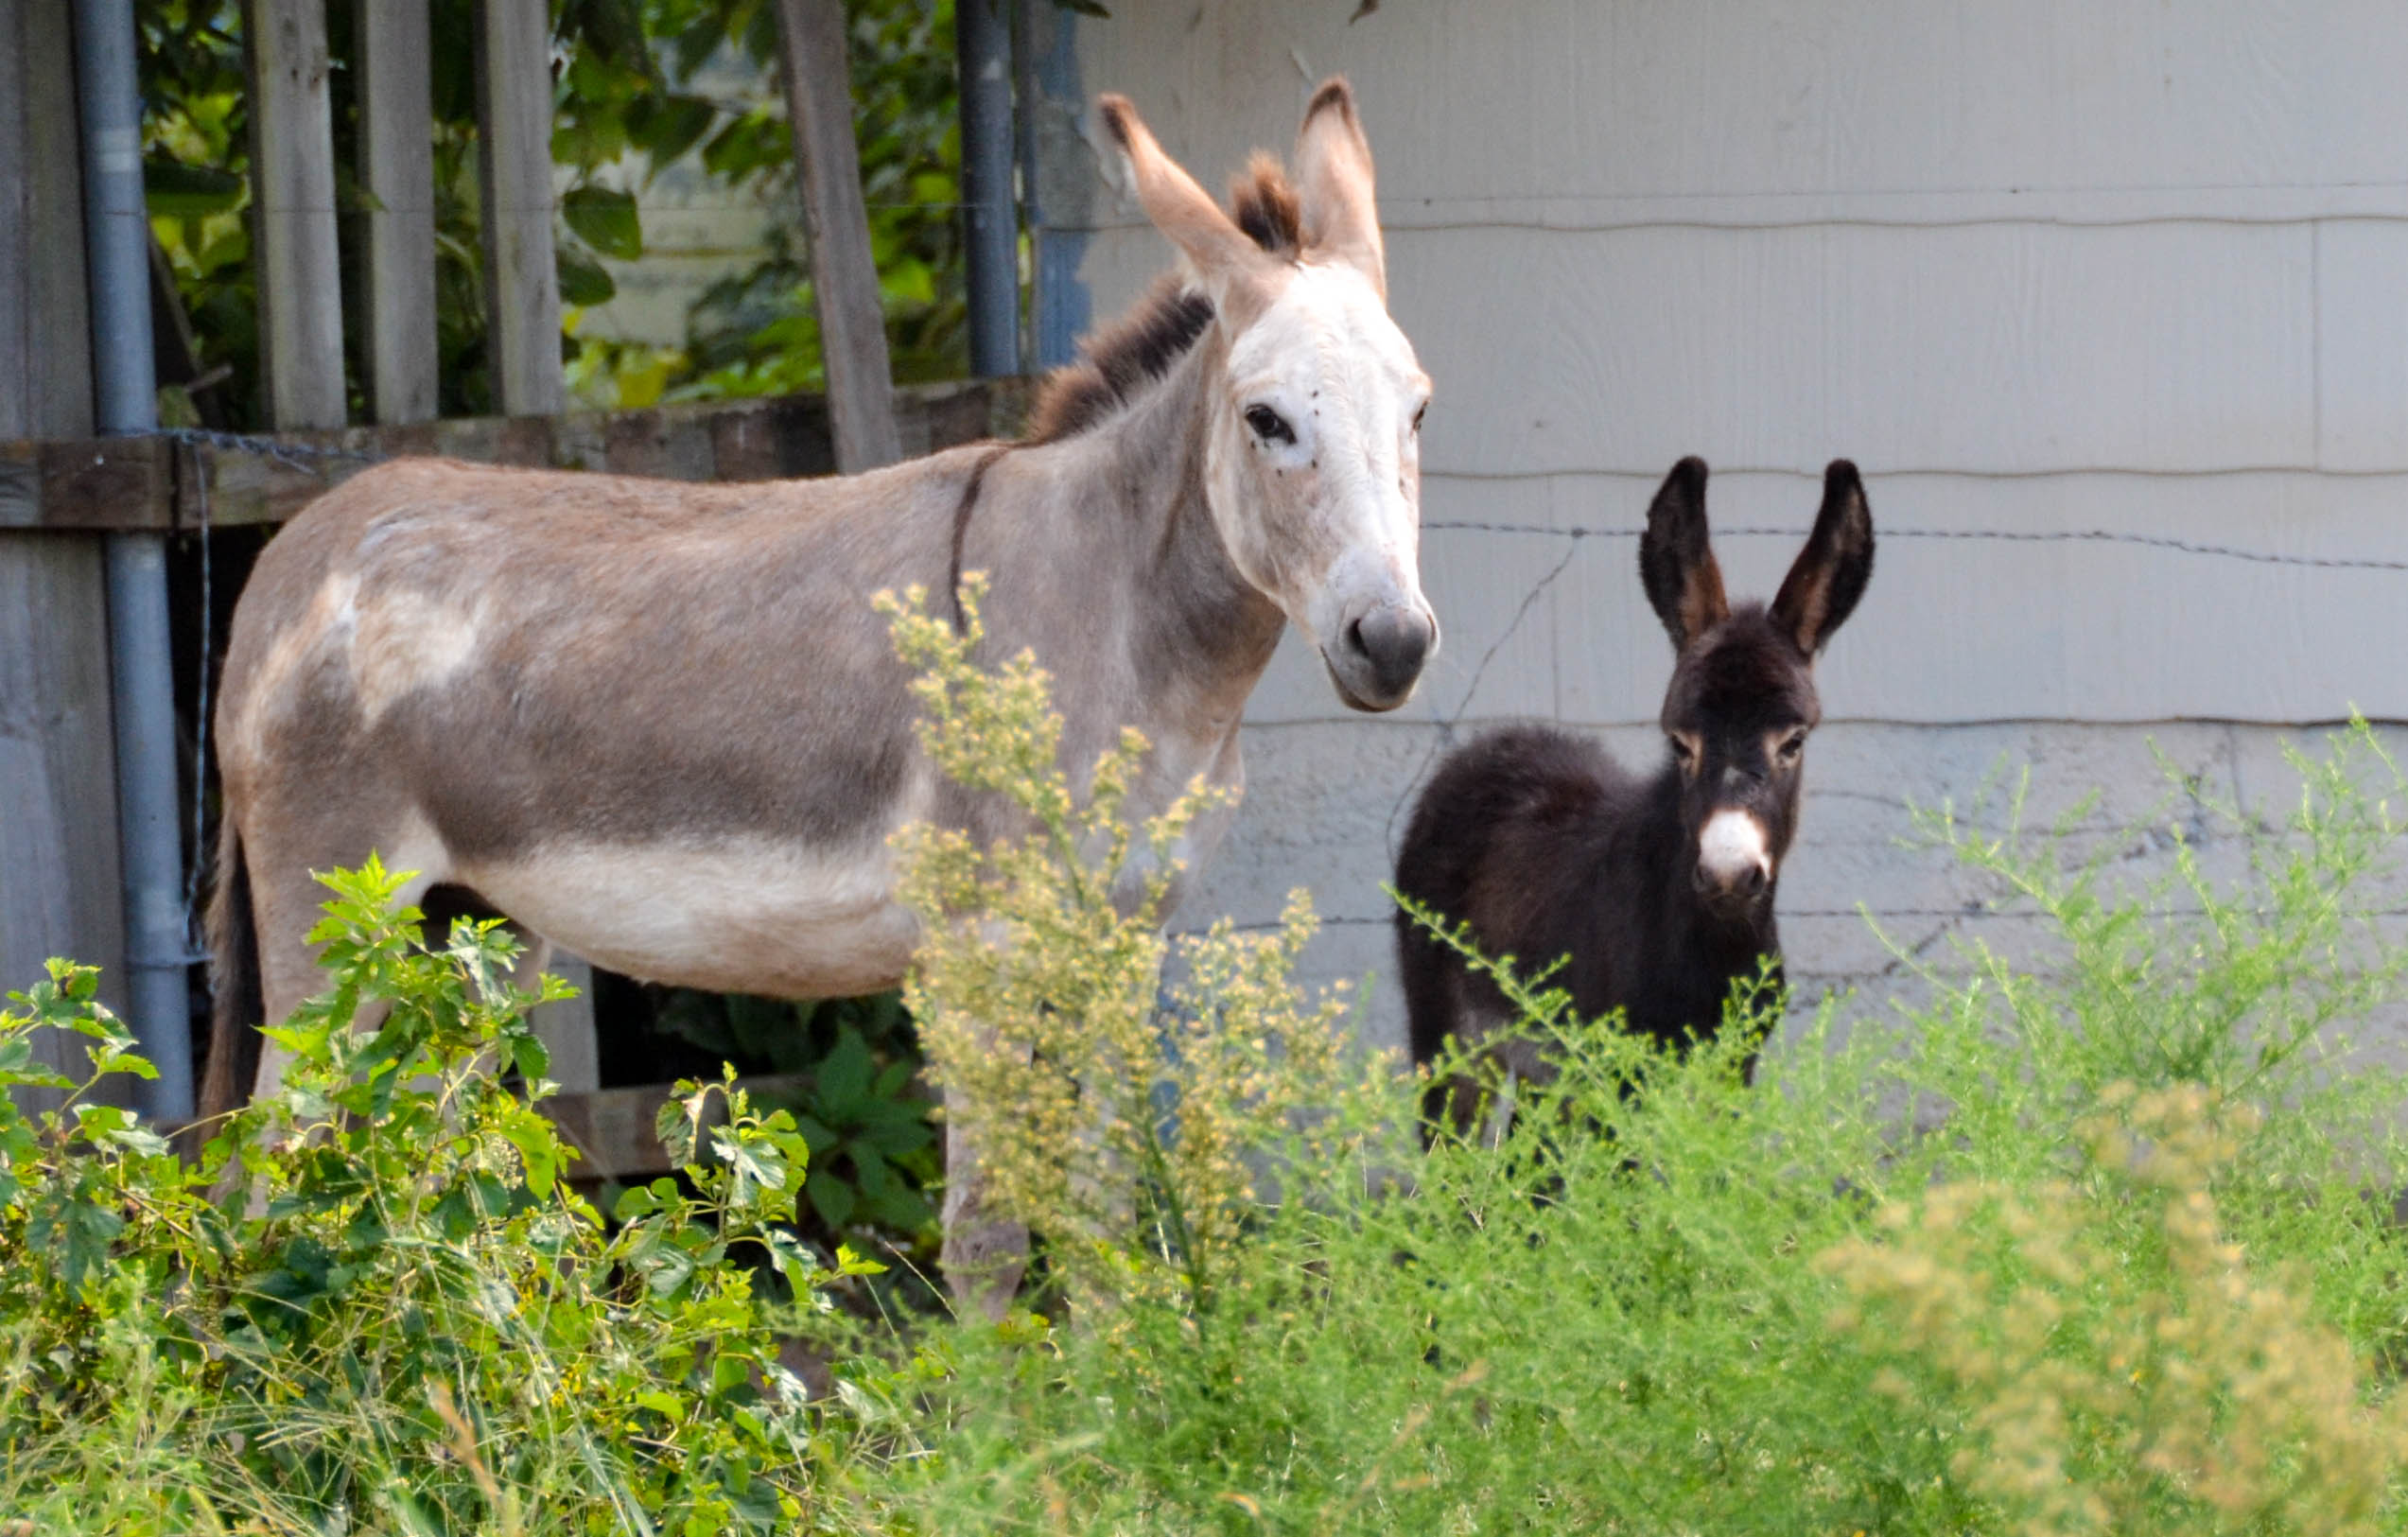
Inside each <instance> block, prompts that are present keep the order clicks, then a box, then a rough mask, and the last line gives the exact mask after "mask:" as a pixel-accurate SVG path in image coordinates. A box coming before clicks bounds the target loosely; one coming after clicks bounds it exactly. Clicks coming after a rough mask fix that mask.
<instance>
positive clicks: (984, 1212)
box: [937, 1087, 1028, 1321]
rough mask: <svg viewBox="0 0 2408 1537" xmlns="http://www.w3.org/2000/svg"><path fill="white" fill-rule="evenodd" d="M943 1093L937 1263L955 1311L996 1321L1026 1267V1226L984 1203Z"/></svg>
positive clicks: (973, 1157)
mask: <svg viewBox="0 0 2408 1537" xmlns="http://www.w3.org/2000/svg"><path fill="white" fill-rule="evenodd" d="M944 1094H945V1203H944V1221H945V1240H944V1245H943V1247H942V1248H941V1249H938V1251H937V1264H938V1265H939V1266H942V1267H943V1269H944V1271H945V1287H946V1289H947V1290H948V1291H950V1292H951V1293H952V1294H953V1307H954V1310H955V1311H956V1312H961V1313H967V1312H968V1310H969V1309H971V1308H973V1307H975V1308H976V1309H978V1311H980V1312H981V1313H984V1314H985V1315H986V1317H987V1318H988V1319H990V1320H994V1321H1001V1320H1002V1319H1003V1315H1004V1314H1006V1313H1008V1312H1010V1311H1011V1306H1012V1300H1013V1298H1015V1297H1016V1296H1018V1295H1019V1293H1020V1285H1021V1274H1022V1272H1024V1271H1025V1270H1026V1269H1027V1268H1028V1229H1027V1228H1026V1227H1025V1226H1023V1225H1021V1223H1018V1222H1014V1221H1011V1220H1009V1219H1008V1218H1004V1217H999V1216H997V1215H995V1214H993V1213H992V1212H991V1211H990V1210H989V1209H988V1207H987V1203H986V1169H985V1167H984V1165H983V1164H982V1162H981V1160H980V1158H979V1153H978V1149H977V1146H976V1145H975V1144H974V1143H973V1142H972V1140H971V1138H970V1134H969V1129H968V1127H965V1126H963V1125H962V1116H961V1108H960V1106H959V1105H958V1104H957V1103H956V1095H955V1093H954V1091H953V1090H952V1089H951V1087H948V1088H947V1089H946V1090H945V1091H944Z"/></svg>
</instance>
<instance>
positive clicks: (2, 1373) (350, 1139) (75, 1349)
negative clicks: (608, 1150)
mask: <svg viewBox="0 0 2408 1537" xmlns="http://www.w3.org/2000/svg"><path fill="white" fill-rule="evenodd" d="M328 883H329V884H330V885H331V886H332V888H333V890H334V892H335V899H334V900H332V901H330V902H329V903H328V904H327V913H328V917H326V919H325V920H324V921H323V923H322V924H321V925H320V927H319V928H318V930H317V931H316V933H315V934H314V936H313V937H315V938H317V939H320V940H323V941H324V942H325V957H324V958H325V964H326V965H327V967H328V969H329V970H330V971H331V973H332V981H333V984H334V987H333V990H332V991H331V992H330V993H328V994H327V995H326V996H324V997H323V998H320V999H318V1000H315V1001H313V1002H312V1003H310V1004H307V1005H305V1007H304V1008H302V1009H301V1010H299V1011H297V1012H296V1013H295V1014H294V1016H293V1017H292V1018H291V1020H289V1021H288V1022H287V1023H286V1024H285V1025H284V1026H282V1027H280V1028H279V1029H278V1030H276V1031H275V1032H274V1034H275V1035H276V1038H277V1039H279V1040H280V1041H282V1042H283V1043H284V1044H286V1045H288V1046H289V1047H290V1048H292V1049H293V1051H294V1052H295V1054H296V1057H295V1061H294V1064H293V1067H292V1069H291V1071H290V1073H289V1074H288V1077H287V1081H286V1086H285V1088H284V1090H283V1091H282V1092H280V1093H279V1094H277V1095H276V1096H274V1097H273V1098H271V1099H270V1100H267V1101H265V1102H262V1103H260V1104H257V1105H254V1106H253V1107H252V1108H250V1109H246V1110H244V1111H243V1112H241V1113H240V1114H238V1115H236V1116H235V1117H233V1118H231V1119H230V1120H228V1121H227V1122H225V1123H223V1124H222V1125H220V1126H218V1127H216V1128H214V1131H215V1134H214V1136H213V1137H212V1138H211V1140H210V1141H209V1143H208V1145H207V1148H206V1151H205V1152H204V1153H203V1155H202V1156H201V1158H200V1159H199V1160H198V1161H195V1162H189V1163H188V1162H186V1161H183V1160H182V1159H180V1158H179V1157H177V1156H176V1154H175V1152H174V1151H173V1150H172V1149H171V1148H170V1147H169V1146H168V1144H166V1142H165V1141H164V1140H162V1139H161V1138H160V1137H159V1136H158V1135H157V1134H156V1133H155V1132H154V1131H152V1130H150V1129H148V1128H145V1127H140V1126H138V1125H136V1124H135V1123H134V1122H133V1121H132V1119H131V1117H130V1116H129V1115H128V1114H127V1113H126V1112H125V1111H122V1110H119V1109H113V1108H110V1107H107V1106H103V1105H99V1104H96V1103H94V1102H93V1101H92V1100H91V1098H90V1097H89V1096H90V1092H91V1091H92V1089H93V1088H94V1086H95V1085H96V1084H97V1083H99V1082H100V1081H101V1080H102V1079H104V1078H105V1077H106V1076H108V1075H109V1074H114V1073H124V1072H131V1073H137V1074H148V1072H149V1068H148V1064H146V1063H144V1062H142V1061H141V1060H140V1058H138V1057H134V1056H133V1055H132V1053H131V1045H132V1042H131V1038H129V1037H128V1036H127V1034H126V1033H125V1031H124V1030H123V1028H122V1027H121V1026H120V1025H119V1024H118V1022H116V1021H115V1020H114V1019H113V1017H112V1016H111V1015H110V1013H109V1012H108V1010H107V1009H106V1008H104V1007H102V1006H101V1005H100V1004H98V1003H97V1002H96V998H95V976H94V973H93V971H92V970H91V969H89V968H83V967H76V966H70V965H67V964H66V963H63V962H54V963H52V966H51V979H50V980H49V981H48V982H46V983H44V984H41V985H39V986H37V987H34V988H32V989H31V990H29V991H28V992H26V993H23V994H17V995H13V1001H14V1002H15V1003H16V1004H17V1005H18V1007H17V1008H16V1009H14V1010H13V1011H10V1012H8V1013H6V1014H0V1084H5V1085H10V1086H14V1085H45V1086H48V1087H52V1088H56V1089H63V1090H66V1091H68V1092H69V1094H68V1098H67V1102H66V1105H65V1106H64V1108H63V1109H60V1110H58V1111H54V1112H50V1113H46V1114H44V1115H43V1116H41V1117H40V1118H39V1119H28V1118H26V1116H24V1115H23V1114H20V1113H19V1112H18V1111H17V1110H16V1109H14V1108H13V1107H12V1106H10V1105H9V1102H8V1101H7V1100H5V1099H0V1339H5V1340H6V1345H5V1348H4V1351H0V1448H5V1458H4V1459H0V1519H11V1518H13V1519H19V1520H24V1521H29V1522H31V1523H32V1529H37V1530H42V1531H70V1530H94V1531H98V1530H110V1531H138V1532H139V1531H158V1532H169V1531H173V1532H187V1531H209V1530H244V1531H266V1532H311V1533H316V1532H323V1531H347V1530H359V1531H392V1532H450V1531H471V1530H493V1531H504V1532H522V1531H523V1532H539V1531H562V1532H567V1531H596V1530H610V1531H621V1530H636V1531H645V1530H672V1531H687V1532H704V1531H710V1532H718V1531H728V1530H769V1529H779V1530H783V1529H789V1528H793V1527H794V1526H795V1525H797V1524H799V1523H802V1522H804V1521H806V1520H808V1519H810V1518H811V1517H812V1516H813V1515H814V1514H815V1513H817V1511H818V1509H819V1504H820V1496H819V1494H818V1493H816V1492H815V1491H816V1487H817V1485H818V1483H819V1479H818V1474H819V1472H820V1470H821V1469H822V1467H823V1465H824V1464H825V1463H826V1462H827V1460H828V1454H829V1443H828V1442H827V1441H826V1440H825V1439H824V1437H822V1436H821V1435H820V1434H819V1433H818V1432H817V1431H816V1430H815V1429H814V1427H813V1419H812V1414H811V1410H809V1409H808V1408H807V1407H806V1405H805V1397H806V1395H805V1393H804V1390H803V1388H802V1385H801V1384H800V1383H799V1382H798V1381H797V1380H796V1379H795V1378H794V1375H793V1374H792V1373H791V1372H789V1371H787V1370H786V1369H785V1368H784V1367H783V1366H781V1365H780V1364H779V1361H778V1354H777V1342H778V1335H777V1333H776V1331H777V1330H778V1329H779V1328H781V1327H786V1326H790V1324H791V1320H792V1319H794V1317H795V1316H796V1315H797V1312H798V1310H808V1309H809V1308H810V1307H811V1305H812V1304H813V1303H814V1302H815V1301H818V1300H819V1299H820V1295H821V1294H820V1288H821V1287H822V1286H823V1285H824V1284H826V1283H827V1282H828V1281H829V1279H830V1272H829V1271H828V1270H826V1269H824V1268H823V1267H822V1266H820V1265H819V1264H818V1263H817V1262H816V1261H815V1260H814V1259H813V1258H812V1257H811V1255H810V1254H809V1253H808V1252H806V1251H804V1250H803V1249H801V1247H800V1246H799V1245H798V1244H797V1243H796V1242H795V1241H794V1238H793V1236H792V1235H791V1233H790V1232H789V1231H787V1230H786V1229H785V1228H784V1227H782V1226H780V1224H781V1223H782V1222H783V1221H784V1220H785V1219H786V1218H787V1217H789V1216H790V1215H791V1214H792V1213H793V1210H794V1193H795V1190H796V1188H797V1187H798V1186H799V1185H800V1184H801V1182H802V1180H803V1179H804V1177H805V1170H806V1160H807V1151H806V1147H805V1144H804V1141H803V1138H802V1136H801V1135H800V1134H799V1133H798V1132H797V1131H796V1129H795V1127H794V1122H793V1120H792V1118H791V1117H789V1116H787V1115H786V1114H784V1113H783V1112H778V1113H775V1114H771V1115H767V1116H763V1115H760V1114H759V1113H756V1112H755V1111H754V1110H753V1109H752V1108H751V1107H750V1106H749V1105H748V1104H747V1103H746V1101H745V1097H744V1095H743V1094H742V1092H741V1091H739V1090H736V1089H734V1088H733V1087H731V1086H729V1085H726V1084H696V1083H687V1084H681V1085H680V1086H679V1090H678V1092H679V1095H680V1097H679V1099H678V1100H677V1102H676V1103H674V1104H673V1105H672V1106H671V1107H670V1108H669V1109H666V1110H664V1112H663V1115H662V1125H661V1132H662V1135H663V1138H664V1140H665V1142H666V1143H667V1144H668V1145H669V1147H670V1149H671V1151H672V1155H673V1156H674V1157H675V1159H676V1161H678V1162H679V1163H681V1164H683V1165H684V1166H685V1172H686V1182H685V1183H683V1184H681V1183H680V1182H678V1181H676V1180H672V1179H660V1180H657V1181H655V1182H654V1183H653V1184H652V1185H651V1186H649V1187H645V1188H639V1189H635V1190H631V1191H629V1192H627V1193H626V1195H625V1196H623V1197H622V1198H621V1200H620V1201H619V1218H620V1219H621V1220H620V1222H619V1224H618V1225H617V1226H616V1228H613V1227H611V1226H609V1225H607V1224H605V1223H604V1222H603V1220H602V1216H601V1214H599V1213H597V1212H595V1211H594V1210H593V1209H592V1208H591V1207H590V1206H589V1205H588V1204H587V1203H586V1202H585V1201H584V1200H583V1199H582V1198H580V1197H579V1196H577V1195H576V1194H575V1192H574V1191H573V1190H572V1189H571V1187H570V1185H569V1184H568V1183H567V1177H568V1176H569V1175H570V1174H572V1173H573V1165H572V1163H571V1159H572V1158H573V1154H572V1153H571V1152H570V1151H569V1150H568V1149H567V1148H566V1147H564V1146H563V1144H561V1142H560V1141H559V1139H558V1137H557V1136H556V1135H555V1134H554V1131H553V1128H552V1125H551V1123H550V1121H549V1120H548V1119H546V1118H545V1116H544V1115H543V1114H542V1113H541V1112H540V1110H538V1109H536V1108H535V1106H536V1105H537V1104H538V1103H539V1102H540V1099H541V1097H542V1095H543V1094H544V1093H545V1092H548V1091H549V1087H550V1086H549V1085H547V1084H545V1083H543V1081H542V1077H543V1072H544V1068H545V1061H544V1055H543V1048H542V1046H541V1045H540V1043H538V1042H537V1040H536V1039H535V1038H534V1036H533V1035H532V1033H531V1031H530V1030H529V1029H528V1027H527V1024H526V1020H525V1012H526V1009H527V1008H528V1007H529V1006H530V1005H531V1004H533V1003H535V1002H536V1001H537V1000H538V996H539V995H537V994H533V993H529V992H524V991H519V990H515V989H514V988H513V987H511V985H510V982H509V980H508V979H509V977H510V974H511V972H510V968H511V962H512V960H513V955H514V945H513V943H512V941H511V940H510V939H509V938H508V936H507V934H506V932H505V931H502V930H499V929H497V928H496V927H494V926H492V925H484V926H477V925H471V924H467V923H465V922H463V923H462V924H460V925H458V926H456V927H455V928H454V930H453V932H452V934H450V935H449V937H448V939H447V941H446V942H445V943H444V944H442V945H441V946H440V947H436V948H429V947H428V946H426V945H425V944H423V943H422V936H421V934H420V931H419V923H418V919H419V915H418V913H417V912H416V911H415V910H414V909H410V908H402V909H399V910H397V911H396V910H393V907H392V899H393V894H394V892H395V890H396V888H397V887H398V885H399V879H398V878H397V877H394V876H391V875H388V874H387V873H385V871H384V870H383V869H382V868H381V867H379V866H378V865H375V863H374V862H373V861H372V862H371V863H370V865H368V866H367V867H365V868H363V869H361V870H360V871H358V872H356V873H352V874H343V875H338V876H335V877H333V878H331V880H330V881H329V882H328ZM560 991H561V988H560V985H559V984H558V983H557V982H556V981H554V980H551V979H546V982H545V984H544V991H543V993H542V994H541V995H540V996H541V997H544V998H549V997H552V996H556V995H558V993H559V992H560ZM363 1007H364V1008H369V1009H372V1010H377V1009H381V1010H382V1011H383V1018H382V1022H381V1024H380V1025H378V1026H377V1027H376V1028H375V1029H373V1030H368V1031H359V1032H355V1031H354V1030H352V1029H351V1028H350V1027H349V1022H350V1021H351V1020H352V1018H353V1016H354V1014H355V1011H357V1010H359V1009H361V1008H363ZM43 1031H64V1032H70V1033H73V1034H76V1035H79V1036H81V1037H84V1038H88V1042H89V1044H88V1047H87V1056H88V1057H89V1059H90V1064H91V1066H90V1072H89V1074H87V1075H86V1077H85V1078H84V1079H83V1081H81V1082H80V1083H72V1082H69V1081H68V1080H66V1079H64V1078H62V1077H61V1076H60V1075H58V1074H53V1073H49V1072H47V1071H45V1070H44V1069H41V1068H39V1067H37V1066H35V1065H34V1053H33V1050H32V1039H33V1037H34V1036H35V1034H36V1033H37V1032H43ZM497 1061H499V1062H501V1063H504V1064H507V1065H510V1066H512V1067H515V1070H516V1071H517V1073H518V1074H520V1076H521V1077H522V1079H523V1081H524V1084H525V1088H524V1089H523V1091H522V1090H519V1089H514V1088H512V1087H509V1086H507V1085H506V1084H505V1083H503V1082H502V1081H501V1079H500V1078H499V1077H498V1076H497V1074H495V1073H494V1072H493V1071H492V1069H493V1067H494V1064H495V1063H496V1062H497ZM863 1268H864V1266H861V1265H860V1264H859V1263H858V1262H855V1261H853V1260H852V1259H851V1257H850V1256H849V1255H842V1256H840V1260H839V1264H838V1266H837V1272H836V1273H839V1274H846V1273H857V1272H858V1271H860V1270H861V1269H863ZM780 1291H785V1292H788V1293H790V1294H791V1298H790V1300H780V1299H779V1297H778V1296H777V1295H776V1294H777V1293H779V1292H780Z"/></svg>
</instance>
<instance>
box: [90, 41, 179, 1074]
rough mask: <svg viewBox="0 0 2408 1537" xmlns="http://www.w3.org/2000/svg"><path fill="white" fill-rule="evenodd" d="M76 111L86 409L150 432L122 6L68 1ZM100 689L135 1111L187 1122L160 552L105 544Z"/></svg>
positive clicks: (129, 48)
mask: <svg viewBox="0 0 2408 1537" xmlns="http://www.w3.org/2000/svg"><path fill="white" fill-rule="evenodd" d="M75 28H76V105H77V109H78V112H79V116H80V118H81V123H82V130H83V132H82V141H83V208H84V240H85V253H86V261H87V262H88V264H89V271H90V272H91V288H92V374H93V397H94V405H95V406H96V408H97V412H96V414H97V420H98V425H99V429H100V430H101V431H102V432H103V433H119V432H148V431H151V430H153V429H154V428H157V426H158V425H159V424H158V384H157V380H156V379H155V378H154V377H153V376H152V373H151V361H150V288H149V282H150V274H149V254H150V253H149V224H148V215H147V214H146V212H145V210H144V207H143V201H142V98H141V96H140V93H139V87H138V84H137V82H136V80H135V79H134V30H133V5H132V0H76V9H75ZM108 570H109V579H108V585H109V679H110V689H111V702H112V711H113V719H114V723H115V725H116V739H117V755H116V756H117V830H118V843H119V847H120V850H121V852H120V858H121V859H122V861H123V865H124V880H125V903H126V969H127V971H128V973H129V975H128V983H129V988H128V991H129V996H130V997H131V1015H132V1018H131V1024H132V1026H133V1031H134V1034H135V1036H136V1037H138V1038H139V1039H140V1040H141V1042H142V1052H143V1055H144V1056H146V1057H149V1058H150V1060H151V1061H152V1062H153V1063H154V1064H156V1065H157V1067H158V1069H159V1076H158V1077H157V1078H155V1079H152V1080H151V1081H149V1082H148V1083H145V1084H142V1085H141V1086H140V1087H139V1088H138V1089H137V1091H136V1095H135V1098H136V1104H137V1106H138V1108H139V1109H142V1110H143V1111H144V1112H145V1113H147V1114H148V1115H150V1116H152V1117H153V1118H155V1119H159V1120H183V1119H184V1118H186V1117H188V1116H190V1115H191V1114H192V1009H191V1001H190V997H189V994H188V993H187V990H186V968H187V966H189V964H190V961H189V958H188V956H187V954H186V952H185V948H184V947H185V938H186V936H185V934H184V913H183V847H182V846H181V845H180V843H179V842H178V834H177V829H176V799H177V796H176V695H175V675H174V672H172V670H171V668H170V666H169V662H168V656H169V652H168V646H169V638H168V622H167V540H166V535H165V534H162V533H113V534H111V535H109V546H108Z"/></svg>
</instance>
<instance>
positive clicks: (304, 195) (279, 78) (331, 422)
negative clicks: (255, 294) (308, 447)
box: [243, 0, 343, 428]
mask: <svg viewBox="0 0 2408 1537" xmlns="http://www.w3.org/2000/svg"><path fill="white" fill-rule="evenodd" d="M243 37H244V41H245V49H244V51H245V52H246V54H248V56H249V59H250V63H251V197H252V219H253V226H252V227H253V230H254V232H255V240H256V243H257V249H258V253H259V263H258V273H259V363H260V370H261V372H262V373H263V374H264V375H265V376H266V383H267V392H268V419H269V421H270V423H271V424H273V425H274V426H276V427H279V428H309V427H340V426H342V424H343V386H342V277H341V271H342V269H341V261H340V257H339V256H338V254H337V253H336V245H335V145H334V129H333V122H334V119H333V113H332V109H331V107H330V106H329V104H328V97H327V92H326V76H327V73H328V71H329V69H330V68H331V67H332V66H331V64H330V63H329V61H328V60H327V57H326V10H325V6H324V5H323V0H249V3H248V6H247V8H246V10H245V21H244V32H243Z"/></svg>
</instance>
